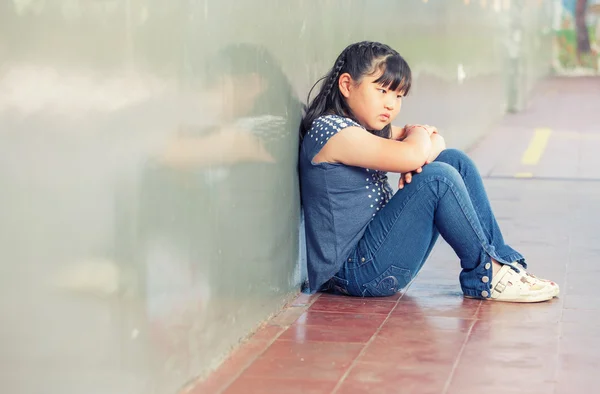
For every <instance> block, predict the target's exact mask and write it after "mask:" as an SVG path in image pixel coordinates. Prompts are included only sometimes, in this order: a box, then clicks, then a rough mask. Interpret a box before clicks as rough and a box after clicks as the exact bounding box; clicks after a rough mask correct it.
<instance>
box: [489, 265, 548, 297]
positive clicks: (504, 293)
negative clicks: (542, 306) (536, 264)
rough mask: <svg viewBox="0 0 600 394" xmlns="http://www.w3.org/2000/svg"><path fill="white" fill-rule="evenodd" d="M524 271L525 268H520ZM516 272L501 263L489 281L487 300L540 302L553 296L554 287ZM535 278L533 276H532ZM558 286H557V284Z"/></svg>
mask: <svg viewBox="0 0 600 394" xmlns="http://www.w3.org/2000/svg"><path fill="white" fill-rule="evenodd" d="M522 272H525V270H522ZM522 272H517V271H515V270H514V269H513V267H512V266H510V265H508V264H504V265H502V267H501V268H500V270H499V271H498V272H497V273H496V275H494V277H493V278H492V283H491V286H490V287H491V295H490V297H489V298H485V300H487V301H503V302H542V301H548V300H551V299H552V298H554V294H555V292H556V289H555V288H554V287H553V286H549V285H547V284H546V283H545V282H541V281H540V280H538V279H537V278H536V279H535V280H533V279H532V278H530V277H528V276H527V275H525V274H523V273H522ZM534 278H535V277H534ZM557 287H558V286H557Z"/></svg>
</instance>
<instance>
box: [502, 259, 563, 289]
mask: <svg viewBox="0 0 600 394" xmlns="http://www.w3.org/2000/svg"><path fill="white" fill-rule="evenodd" d="M511 265H513V266H516V267H517V268H518V269H519V270H520V271H521V274H522V275H524V276H525V277H527V278H528V279H529V280H530V281H532V282H534V283H535V282H538V283H541V284H542V285H545V286H549V287H550V288H551V289H552V290H553V291H554V292H553V297H558V295H559V294H560V288H559V286H558V284H557V283H556V282H553V281H551V280H548V279H542V278H538V277H537V276H535V275H533V274H532V273H530V272H527V270H526V269H525V268H523V266H522V265H521V264H519V263H516V262H515V263H512V264H511Z"/></svg>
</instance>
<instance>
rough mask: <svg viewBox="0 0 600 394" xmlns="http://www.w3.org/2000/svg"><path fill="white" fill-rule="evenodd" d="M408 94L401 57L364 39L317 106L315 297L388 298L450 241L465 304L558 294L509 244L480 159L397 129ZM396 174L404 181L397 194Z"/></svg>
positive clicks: (311, 165)
mask: <svg viewBox="0 0 600 394" xmlns="http://www.w3.org/2000/svg"><path fill="white" fill-rule="evenodd" d="M410 87H411V71H410V68H409V66H408V64H407V63H406V61H405V60H404V59H403V58H402V57H401V56H400V55H399V54H398V52H396V51H395V50H393V49H392V48H390V47H389V46H387V45H383V44H380V43H377V42H361V43H356V44H353V45H350V46H348V47H347V48H346V49H345V50H344V51H343V52H342V53H341V54H340V55H339V57H338V58H337V60H336V62H335V64H334V66H333V68H332V69H331V71H330V72H329V73H328V74H327V76H326V77H325V78H324V81H323V85H322V88H321V91H320V92H319V94H318V95H317V96H316V97H315V99H314V100H313V101H312V102H311V103H309V107H308V110H307V112H306V115H305V117H304V119H303V122H302V127H301V136H302V137H303V140H302V144H301V151H300V179H301V183H302V201H303V206H304V214H305V221H306V239H307V257H308V274H309V282H310V288H311V290H312V291H318V290H333V291H336V292H341V293H343V294H347V295H353V296H390V295H392V294H394V293H396V292H397V291H398V290H400V289H402V288H403V287H405V286H406V285H407V284H408V283H409V282H410V281H411V280H412V278H414V277H415V275H416V274H417V273H418V272H419V270H420V269H421V267H422V265H423V263H424V262H425V260H426V259H427V257H428V255H429V253H430V251H431V249H432V247H433V245H434V244H435V242H436V240H437V237H438V234H441V235H442V236H443V237H444V239H445V240H446V241H447V242H448V243H449V244H450V245H451V246H452V248H453V249H454V251H455V252H456V253H457V255H458V256H459V258H460V261H461V265H462V268H463V270H462V273H461V275H460V282H461V286H462V289H463V292H464V294H465V295H466V296H468V297H477V298H483V299H486V300H496V301H515V302H536V301H545V300H549V299H551V298H553V297H554V296H556V295H558V286H557V285H556V284H555V283H553V282H550V281H546V280H541V279H538V278H535V277H534V276H533V275H531V274H529V273H527V272H526V271H525V268H526V265H525V260H524V258H523V257H522V256H521V255H520V254H519V253H518V252H517V251H515V250H513V249H512V248H511V247H510V246H508V245H507V244H506V243H505V242H504V239H503V237H502V233H501V232H500V229H499V228H498V224H497V222H496V219H495V217H494V214H493V212H492V209H491V207H490V203H489V201H488V198H487V195H486V192H485V189H484V187H483V183H482V180H481V177H480V175H479V173H478V171H477V169H476V168H475V165H474V163H473V162H472V161H471V160H470V159H469V158H468V157H467V156H466V155H465V154H464V153H462V152H460V151H458V150H453V149H445V143H444V140H443V138H442V137H441V136H440V135H439V133H438V132H437V129H435V128H433V127H430V126H419V125H412V126H405V127H404V128H398V127H395V126H392V125H391V122H392V121H393V120H394V118H395V117H396V116H397V115H398V113H399V112H400V107H401V104H402V99H403V97H404V96H406V94H408V92H409V90H410ZM388 171H392V172H398V173H403V174H404V176H403V177H402V178H401V182H400V185H399V187H400V190H399V191H398V192H397V193H396V194H393V193H392V190H391V188H390V186H389V184H388V182H387V176H386V173H387V172H388ZM413 173H415V175H414V177H413Z"/></svg>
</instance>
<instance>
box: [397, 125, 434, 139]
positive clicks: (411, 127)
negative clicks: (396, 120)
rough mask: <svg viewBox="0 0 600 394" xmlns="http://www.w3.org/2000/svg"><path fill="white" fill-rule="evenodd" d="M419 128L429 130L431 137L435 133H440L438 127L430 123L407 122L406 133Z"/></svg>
mask: <svg viewBox="0 0 600 394" xmlns="http://www.w3.org/2000/svg"><path fill="white" fill-rule="evenodd" d="M419 128H420V129H425V130H427V133H428V134H429V136H430V137H431V136H432V135H433V134H437V133H438V129H437V128H436V127H434V126H429V125H428V124H425V125H421V124H407V125H406V126H404V134H405V135H408V134H409V133H410V132H411V131H413V130H414V129H419Z"/></svg>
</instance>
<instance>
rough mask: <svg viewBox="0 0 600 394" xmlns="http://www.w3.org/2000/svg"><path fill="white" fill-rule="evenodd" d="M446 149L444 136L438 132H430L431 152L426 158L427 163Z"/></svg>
mask: <svg viewBox="0 0 600 394" xmlns="http://www.w3.org/2000/svg"><path fill="white" fill-rule="evenodd" d="M444 149H446V141H445V140H444V137H442V136H441V135H439V134H438V133H434V134H431V152H430V154H429V157H428V158H427V164H429V163H431V162H432V161H434V160H435V159H437V157H438V156H439V155H440V153H442V151H443V150H444Z"/></svg>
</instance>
